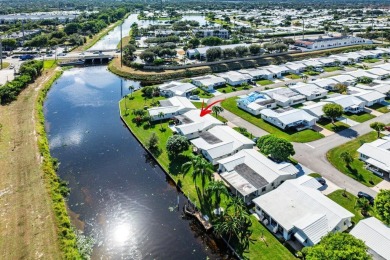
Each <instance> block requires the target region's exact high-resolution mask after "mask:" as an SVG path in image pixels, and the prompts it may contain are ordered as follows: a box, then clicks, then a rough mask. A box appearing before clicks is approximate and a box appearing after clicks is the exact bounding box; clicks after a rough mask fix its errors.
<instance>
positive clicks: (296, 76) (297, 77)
mask: <svg viewBox="0 0 390 260" xmlns="http://www.w3.org/2000/svg"><path fill="white" fill-rule="evenodd" d="M285 77H286V78H289V79H300V78H301V76H299V75H297V74H293V73H290V74H288V75H286V76H285Z"/></svg>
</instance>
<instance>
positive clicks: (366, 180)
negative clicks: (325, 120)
mask: <svg viewBox="0 0 390 260" xmlns="http://www.w3.org/2000/svg"><path fill="white" fill-rule="evenodd" d="M376 139H377V133H376V132H374V131H373V132H370V133H368V134H365V135H362V136H359V137H357V138H355V139H354V140H352V141H349V142H347V143H345V144H343V145H340V146H337V147H335V148H333V149H331V150H329V151H328V153H327V154H326V157H327V158H328V161H329V162H330V163H331V164H332V165H333V166H334V167H336V168H337V169H338V170H339V171H341V172H342V173H344V174H346V175H348V176H349V177H351V178H353V179H355V180H357V181H359V182H361V183H362V184H364V185H366V186H368V187H372V186H374V185H376V184H378V183H379V182H381V181H382V179H381V178H380V177H378V176H376V175H375V174H373V173H372V172H370V171H369V170H366V168H365V167H364V162H362V161H360V160H359V154H358V152H357V149H359V147H360V146H361V145H362V144H363V143H369V142H372V141H375V140H376ZM342 152H349V153H350V154H351V155H352V156H353V158H354V160H353V162H352V163H351V165H350V167H347V166H346V164H345V162H344V161H343V160H342V159H341V157H340V155H341V153H342Z"/></svg>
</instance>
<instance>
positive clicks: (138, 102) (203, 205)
mask: <svg viewBox="0 0 390 260" xmlns="http://www.w3.org/2000/svg"><path fill="white" fill-rule="evenodd" d="M156 99H163V98H161V97H159V98H156ZM151 103H152V100H151V99H148V100H146V104H145V101H144V99H143V97H142V93H141V92H140V91H135V93H134V94H133V99H132V100H129V99H126V101H125V100H124V99H122V100H121V101H120V103H119V105H120V110H121V113H122V115H123V118H124V120H125V121H126V124H127V125H128V126H129V128H130V129H131V130H132V132H133V134H134V135H135V136H137V138H138V139H139V140H140V141H141V143H143V144H146V143H147V141H148V139H149V138H150V136H151V135H152V133H156V135H157V136H158V137H159V144H158V148H159V150H160V151H159V152H156V153H154V156H155V158H156V159H157V160H158V162H159V163H160V165H161V166H162V167H163V168H164V170H165V171H167V172H168V173H169V175H170V176H171V177H172V178H173V180H175V181H176V182H177V183H178V185H180V186H181V188H182V190H183V193H184V194H186V195H187V194H189V196H190V198H191V200H192V201H196V203H197V205H198V206H199V209H200V210H201V211H202V212H203V213H205V214H207V215H208V216H209V217H211V218H212V216H213V215H212V213H211V211H212V209H213V208H212V207H211V205H210V204H208V203H207V202H206V201H205V200H204V199H203V196H204V193H203V192H202V191H199V192H197V190H196V188H195V187H196V186H198V187H202V184H201V180H200V178H197V179H196V180H193V178H192V176H191V174H187V175H183V174H182V172H181V165H183V164H184V163H185V162H187V161H188V160H189V158H188V156H189V155H190V154H191V148H190V149H188V151H186V152H184V153H183V154H182V155H181V156H179V157H178V158H175V159H172V158H169V156H168V153H167V152H166V150H165V145H166V142H167V140H168V138H169V136H171V135H172V134H173V133H172V131H171V130H170V129H169V127H168V122H167V121H163V122H162V124H160V122H159V121H157V122H156V123H152V124H151V125H150V126H149V125H148V124H147V123H143V124H142V125H140V126H137V125H136V123H134V122H133V121H132V120H133V118H134V115H132V113H131V111H133V110H134V109H138V108H140V107H141V108H142V107H144V106H145V105H147V106H149V107H150V106H151ZM199 104H201V103H200V102H199ZM126 107H127V109H128V110H127V111H128V113H127V114H126ZM161 127H162V128H163V129H164V131H162V130H161ZM190 171H191V170H190ZM207 183H208V181H206V184H205V186H206V187H207V185H208V184H207ZM200 190H201V189H200ZM212 200H214V198H212ZM229 200H230V197H229V196H223V197H222V202H221V206H222V207H224V208H226V205H227V203H228V201H229ZM251 221H252V226H251V227H250V230H251V231H252V234H251V237H250V240H251V242H250V244H249V249H248V250H245V251H241V252H239V253H241V254H242V256H243V257H244V258H246V259H271V258H272V259H280V260H282V259H283V260H284V259H295V257H294V256H293V255H292V254H291V253H290V251H288V249H287V248H285V247H284V246H283V245H282V244H281V243H280V242H279V241H278V240H277V239H276V238H275V237H274V236H273V235H272V233H271V232H269V231H268V230H267V229H266V228H265V227H264V226H263V225H262V224H261V223H259V222H258V221H257V220H256V218H255V217H253V216H252V217H251ZM261 235H264V239H265V240H266V242H267V244H265V243H264V242H263V240H261ZM234 247H235V248H240V247H239V246H238V245H235V246H234Z"/></svg>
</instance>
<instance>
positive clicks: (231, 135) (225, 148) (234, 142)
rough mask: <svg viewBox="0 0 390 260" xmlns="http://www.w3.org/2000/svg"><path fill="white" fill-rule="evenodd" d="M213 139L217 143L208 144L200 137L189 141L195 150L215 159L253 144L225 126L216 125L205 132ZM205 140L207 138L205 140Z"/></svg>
mask: <svg viewBox="0 0 390 260" xmlns="http://www.w3.org/2000/svg"><path fill="white" fill-rule="evenodd" d="M207 133H209V134H211V135H212V136H213V137H214V138H217V139H219V142H210V143H209V142H208V141H207V140H205V139H203V137H202V136H200V137H199V138H196V139H193V140H191V143H192V144H193V145H195V146H196V147H197V148H199V149H202V150H205V151H207V152H208V154H209V155H210V156H211V158H213V159H216V158H219V157H221V156H223V155H226V154H230V153H232V152H234V151H235V150H237V149H239V148H240V147H242V146H244V145H254V144H255V143H254V142H253V141H252V140H250V139H249V138H247V137H245V136H244V135H242V134H240V133H239V132H237V131H236V130H234V129H232V128H230V127H229V126H226V125H218V126H214V127H213V128H211V129H209V130H207ZM206 139H207V138H206Z"/></svg>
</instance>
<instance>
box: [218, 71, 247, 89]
mask: <svg viewBox="0 0 390 260" xmlns="http://www.w3.org/2000/svg"><path fill="white" fill-rule="evenodd" d="M217 76H218V77H221V78H224V79H225V80H226V83H228V84H229V85H232V86H239V85H242V84H244V83H248V82H249V81H251V80H252V77H251V76H249V75H247V74H241V73H239V72H237V71H227V72H223V73H218V74H217Z"/></svg>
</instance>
